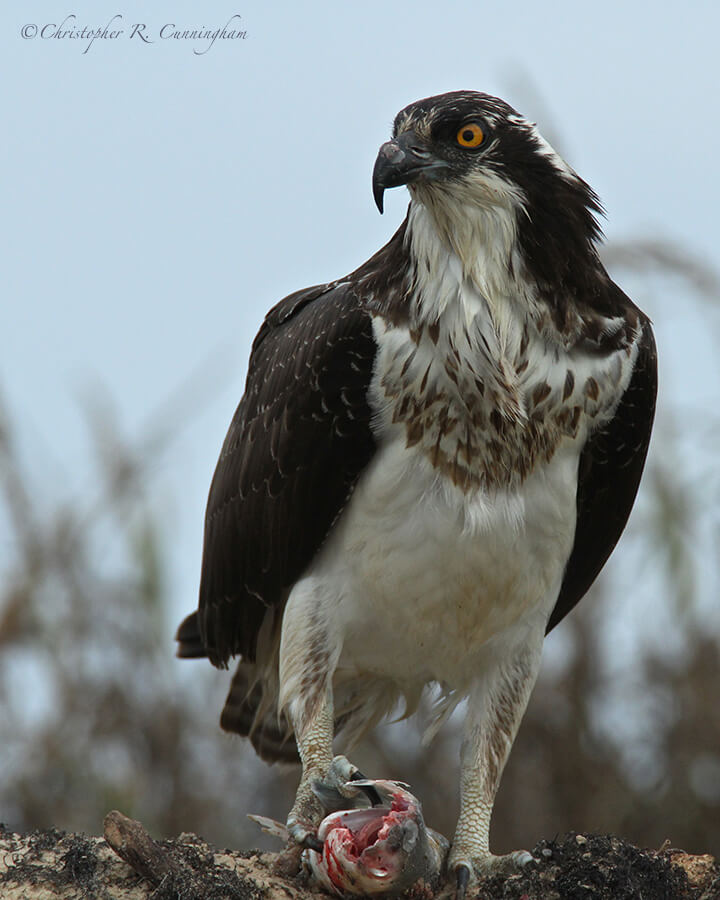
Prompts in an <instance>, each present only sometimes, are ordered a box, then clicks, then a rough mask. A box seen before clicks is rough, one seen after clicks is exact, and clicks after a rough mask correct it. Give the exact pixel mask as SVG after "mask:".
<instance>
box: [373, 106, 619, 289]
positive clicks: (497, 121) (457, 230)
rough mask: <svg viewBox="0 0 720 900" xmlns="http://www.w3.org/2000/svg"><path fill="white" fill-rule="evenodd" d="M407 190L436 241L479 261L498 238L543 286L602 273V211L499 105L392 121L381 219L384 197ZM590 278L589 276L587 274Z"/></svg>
mask: <svg viewBox="0 0 720 900" xmlns="http://www.w3.org/2000/svg"><path fill="white" fill-rule="evenodd" d="M402 184H404V185H407V186H408V188H409V190H410V194H411V201H412V202H411V209H412V208H413V207H415V206H417V205H420V206H421V207H423V208H425V209H426V210H427V211H428V212H429V213H430V216H431V218H432V220H433V221H434V222H435V225H436V228H437V231H438V232H439V234H441V235H442V236H443V237H444V238H445V239H446V241H447V242H448V243H449V244H450V245H451V246H453V247H454V248H455V249H456V251H458V253H459V255H460V256H461V258H464V259H465V258H467V259H468V260H472V259H474V258H475V256H476V252H477V250H478V247H479V246H480V244H481V243H482V242H483V241H486V242H487V241H488V240H491V239H492V237H493V232H494V234H495V236H497V235H498V234H499V235H501V238H502V239H501V240H499V241H498V240H495V245H499V244H501V245H502V246H503V247H504V248H505V253H506V255H508V256H509V254H510V253H511V252H513V250H514V248H517V250H518V252H519V253H520V257H521V259H522V261H523V263H524V264H525V268H526V270H527V271H528V272H529V273H530V274H531V275H532V276H533V278H534V279H535V280H536V281H537V282H538V283H540V284H542V285H551V284H552V291H554V290H555V289H556V287H557V284H558V281H559V280H560V281H563V282H565V281H567V280H568V279H569V280H573V279H575V278H576V276H574V275H573V274H572V272H573V270H574V271H575V272H578V271H580V270H581V269H582V270H584V271H585V272H589V269H588V264H590V265H591V268H593V270H594V267H595V262H596V258H597V257H596V250H595V243H596V241H597V240H598V238H599V237H600V234H601V232H600V228H599V225H598V223H597V220H596V218H595V216H596V214H597V213H600V212H602V207H601V206H600V203H599V201H598V198H597V196H596V194H595V193H594V191H593V190H592V189H591V188H590V187H589V185H587V184H586V183H585V182H584V181H583V180H582V178H580V177H579V176H578V175H577V174H576V173H575V172H574V171H573V170H572V169H571V168H570V166H568V165H567V163H566V162H565V161H564V160H563V159H562V158H561V157H560V156H559V155H558V154H557V153H556V152H555V151H554V150H553V148H552V147H551V146H550V145H549V144H548V143H547V141H545V140H544V138H543V137H542V136H541V135H540V133H539V132H538V131H537V129H536V127H535V125H534V124H533V123H532V122H529V121H528V120H527V119H525V118H524V117H523V116H521V115H520V114H519V113H518V112H516V111H515V110H514V109H513V108H512V107H511V106H509V105H508V104H507V103H505V102H504V101H503V100H500V99H498V98H497V97H491V96H489V95H488V94H481V93H478V92H476V91H454V92H452V93H449V94H439V95H438V96H435V97H427V98H426V99H424V100H418V101H417V102H415V103H411V104H410V105H409V106H406V107H405V109H403V110H401V112H399V113H398V115H397V116H396V118H395V123H394V127H393V137H392V139H391V140H390V141H388V142H387V143H385V144H383V145H382V147H381V148H380V151H379V153H378V157H377V161H376V162H375V168H374V171H373V194H374V197H375V202H376V204H377V206H378V208H379V210H380V212H382V210H383V194H384V191H385V189H386V188H390V187H397V186H398V185H402ZM581 275H582V277H583V278H584V274H582V273H581Z"/></svg>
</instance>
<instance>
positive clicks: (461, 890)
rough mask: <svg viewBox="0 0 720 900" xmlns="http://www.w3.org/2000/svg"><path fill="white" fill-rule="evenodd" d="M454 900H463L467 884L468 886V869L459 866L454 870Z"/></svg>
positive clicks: (461, 865) (464, 866)
mask: <svg viewBox="0 0 720 900" xmlns="http://www.w3.org/2000/svg"><path fill="white" fill-rule="evenodd" d="M455 879H456V880H455V900H465V894H466V893H467V889H468V884H470V869H468V867H467V866H466V865H463V864H460V865H459V866H458V867H457V869H456V870H455Z"/></svg>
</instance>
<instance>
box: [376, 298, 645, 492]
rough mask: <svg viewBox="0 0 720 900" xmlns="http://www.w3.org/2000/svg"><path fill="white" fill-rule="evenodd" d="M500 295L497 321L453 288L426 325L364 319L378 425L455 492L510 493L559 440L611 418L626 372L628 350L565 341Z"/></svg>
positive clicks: (577, 436) (486, 307)
mask: <svg viewBox="0 0 720 900" xmlns="http://www.w3.org/2000/svg"><path fill="white" fill-rule="evenodd" d="M445 289H446V290H447V286H446V287H445ZM503 299H504V300H505V309H504V315H503V320H502V321H501V322H499V321H498V317H497V316H496V315H494V310H493V305H492V303H491V302H489V301H488V300H487V299H486V298H485V297H483V295H482V294H480V293H479V292H478V291H477V290H476V289H475V288H474V287H473V286H471V285H468V284H467V283H466V284H464V285H463V284H462V283H461V282H458V283H457V284H456V286H455V288H454V290H452V291H451V292H450V297H449V299H448V301H447V302H446V303H444V304H443V308H442V310H441V311H440V313H439V315H438V316H437V318H435V319H434V321H431V322H427V321H425V322H423V321H422V320H421V319H420V317H419V316H418V319H420V321H416V322H415V323H411V324H409V325H408V326H403V325H402V324H392V323H389V322H387V321H385V320H382V319H380V318H379V317H378V318H377V319H376V321H375V331H376V338H377V341H378V345H379V348H380V353H379V361H378V366H377V373H378V377H377V383H376V389H375V393H376V403H377V404H378V405H379V407H380V409H381V410H382V419H383V422H384V425H385V427H386V428H388V429H390V430H392V429H396V428H403V429H404V432H405V443H406V446H407V447H408V448H413V447H414V448H417V450H418V451H419V452H421V453H422V454H423V455H424V456H425V457H426V458H427V459H428V460H429V461H430V462H431V464H432V466H433V467H434V468H435V469H436V470H437V472H438V473H439V474H440V475H442V476H443V477H444V478H447V479H449V480H450V481H452V483H453V484H455V485H456V486H457V487H459V488H460V489H461V490H463V491H464V492H469V491H473V490H477V489H480V490H493V489H497V488H511V489H512V488H515V487H517V486H518V485H520V484H522V483H523V482H524V481H525V479H526V478H527V476H528V475H529V474H530V473H531V472H532V471H533V470H534V469H535V468H536V467H537V466H538V465H539V464H542V463H543V462H549V461H550V459H551V458H552V456H553V455H554V453H555V452H556V450H557V448H558V446H559V445H560V443H561V442H564V441H576V440H580V441H584V440H585V438H586V436H587V433H588V430H592V429H593V428H594V427H596V426H597V425H598V424H600V423H601V422H602V421H603V420H604V419H606V418H609V417H610V416H611V415H612V412H613V410H614V408H615V406H616V404H617V401H618V399H619V397H620V396H621V394H622V391H623V390H624V388H625V386H626V384H627V380H628V378H629V375H630V371H631V368H632V345H631V344H627V345H625V344H624V343H622V342H621V343H619V345H618V347H617V349H616V350H615V351H614V352H611V353H609V354H598V353H597V352H593V351H592V349H589V348H588V347H587V345H585V344H583V343H582V342H577V343H576V344H574V345H570V346H568V345H567V343H565V342H563V340H562V339H561V336H560V335H557V338H556V339H555V340H553V339H552V338H553V335H552V331H551V328H550V326H549V322H548V319H547V317H544V316H542V314H539V313H538V311H537V309H535V308H533V307H532V306H530V305H527V304H526V305H525V306H521V305H520V304H519V303H517V302H514V303H513V301H512V299H511V298H503ZM607 327H608V328H612V327H613V325H612V323H611V322H608V323H607Z"/></svg>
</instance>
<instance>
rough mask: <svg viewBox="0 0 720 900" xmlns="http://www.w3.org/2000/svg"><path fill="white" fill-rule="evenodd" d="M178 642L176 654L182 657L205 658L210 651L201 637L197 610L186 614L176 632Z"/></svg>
mask: <svg viewBox="0 0 720 900" xmlns="http://www.w3.org/2000/svg"><path fill="white" fill-rule="evenodd" d="M175 640H176V641H177V642H178V647H177V650H176V651H175V655H176V656H178V657H180V659H203V658H204V657H207V655H208V651H207V648H206V647H205V645H204V644H203V642H202V639H201V638H200V626H199V624H198V615H197V610H196V611H195V612H194V613H190V615H189V616H186V617H185V618H184V619H183V620H182V622H181V623H180V626H179V627H178V630H177V632H176V634H175Z"/></svg>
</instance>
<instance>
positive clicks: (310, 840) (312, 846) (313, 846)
mask: <svg viewBox="0 0 720 900" xmlns="http://www.w3.org/2000/svg"><path fill="white" fill-rule="evenodd" d="M301 845H302V846H303V847H307V848H308V850H314V851H315V852H316V853H320V854H321V855H322V852H323V842H322V841H321V840H320V839H319V838H318V837H317V836H316V835H314V834H306V835H305V837H304V838H303V839H302V842H301Z"/></svg>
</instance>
